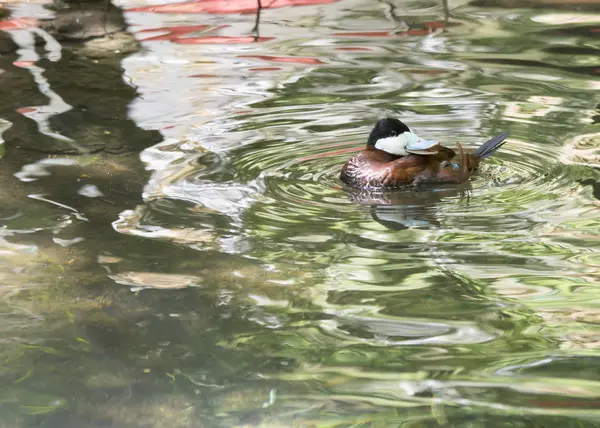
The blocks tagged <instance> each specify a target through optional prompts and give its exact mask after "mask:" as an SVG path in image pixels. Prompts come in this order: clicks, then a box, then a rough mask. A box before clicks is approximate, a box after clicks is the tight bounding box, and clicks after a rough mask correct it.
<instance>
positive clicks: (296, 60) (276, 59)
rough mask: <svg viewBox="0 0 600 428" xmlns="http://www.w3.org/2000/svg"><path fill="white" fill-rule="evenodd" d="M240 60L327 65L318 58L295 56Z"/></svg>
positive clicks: (267, 56)
mask: <svg viewBox="0 0 600 428" xmlns="http://www.w3.org/2000/svg"><path fill="white" fill-rule="evenodd" d="M238 58H257V59H262V60H264V61H274V62H294V63H298V64H325V63H324V62H323V61H321V60H320V59H317V58H303V57H294V56H285V57H284V56H270V55H238Z"/></svg>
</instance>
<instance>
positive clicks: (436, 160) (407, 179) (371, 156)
mask: <svg viewBox="0 0 600 428" xmlns="http://www.w3.org/2000/svg"><path fill="white" fill-rule="evenodd" d="M455 155H456V153H455V152H454V150H452V149H449V148H447V147H444V146H439V148H438V153H437V154H435V155H427V156H424V155H413V154H409V155H408V156H395V155H392V154H389V153H386V152H384V151H382V150H377V149H373V148H367V149H366V150H363V151H362V152H360V153H359V154H358V155H356V156H354V157H352V158H350V159H349V160H348V162H346V164H345V165H344V167H343V168H342V174H341V176H340V178H341V180H342V181H343V182H344V183H346V184H348V185H350V186H353V187H360V188H365V189H374V188H391V187H398V186H405V185H418V184H422V183H462V182H463V181H465V180H467V179H468V178H469V176H470V175H471V172H472V171H474V170H475V169H476V168H477V166H478V165H479V160H478V159H477V157H475V156H473V155H471V154H464V153H463V156H462V157H461V160H460V165H459V164H456V163H454V162H452V159H453V158H454V157H455Z"/></svg>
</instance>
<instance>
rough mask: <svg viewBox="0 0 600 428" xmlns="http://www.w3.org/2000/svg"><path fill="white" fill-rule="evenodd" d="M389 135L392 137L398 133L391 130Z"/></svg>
mask: <svg viewBox="0 0 600 428" xmlns="http://www.w3.org/2000/svg"><path fill="white" fill-rule="evenodd" d="M390 135H391V136H392V137H395V136H396V135H398V134H397V133H396V131H391V132H390Z"/></svg>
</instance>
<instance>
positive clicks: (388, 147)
mask: <svg viewBox="0 0 600 428" xmlns="http://www.w3.org/2000/svg"><path fill="white" fill-rule="evenodd" d="M407 142H408V141H407V140H406V136H405V135H404V134H400V135H396V136H395V137H387V138H380V139H379V140H377V142H376V143H375V148H376V149H379V150H383V151H384V152H387V153H390V154H392V155H397V156H406V155H407V154H408V153H407V152H406V144H407Z"/></svg>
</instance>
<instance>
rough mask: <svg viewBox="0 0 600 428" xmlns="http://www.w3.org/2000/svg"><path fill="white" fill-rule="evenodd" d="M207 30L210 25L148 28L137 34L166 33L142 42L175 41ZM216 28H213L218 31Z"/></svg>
mask: <svg viewBox="0 0 600 428" xmlns="http://www.w3.org/2000/svg"><path fill="white" fill-rule="evenodd" d="M223 27H225V26H221V27H218V28H223ZM207 28H211V26H210V25H182V26H180V27H161V28H149V29H145V30H140V31H138V33H154V32H166V34H161V35H160V36H152V37H148V38H147V39H143V40H144V41H149V40H171V41H173V40H175V39H178V38H180V37H181V36H184V35H186V34H189V33H193V32H196V31H204V30H206V29H207ZM218 28H215V30H216V29H218Z"/></svg>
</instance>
